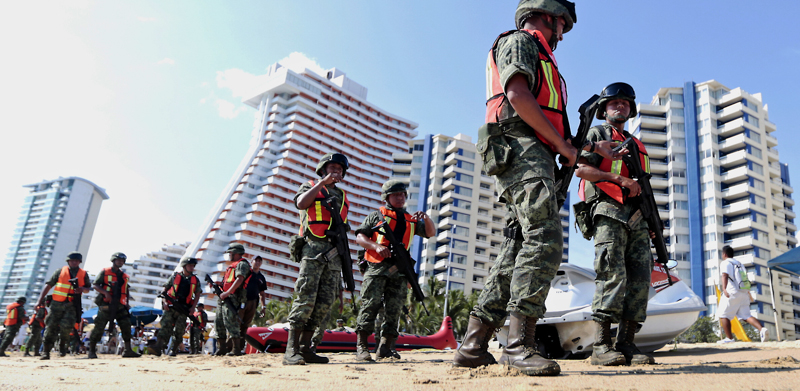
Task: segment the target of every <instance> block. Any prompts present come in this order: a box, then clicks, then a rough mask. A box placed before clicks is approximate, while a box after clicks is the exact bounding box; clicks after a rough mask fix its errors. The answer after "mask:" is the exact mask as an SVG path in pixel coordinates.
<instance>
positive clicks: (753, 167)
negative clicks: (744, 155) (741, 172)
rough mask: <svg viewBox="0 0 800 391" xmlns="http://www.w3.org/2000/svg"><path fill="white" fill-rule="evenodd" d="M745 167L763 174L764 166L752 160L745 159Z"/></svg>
mask: <svg viewBox="0 0 800 391" xmlns="http://www.w3.org/2000/svg"><path fill="white" fill-rule="evenodd" d="M747 168H749V169H750V170H751V171H753V172H754V173H756V174H759V175H764V166H762V165H760V164H758V163H754V162H752V161H750V160H748V161H747Z"/></svg>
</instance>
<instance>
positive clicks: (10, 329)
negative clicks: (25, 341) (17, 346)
mask: <svg viewBox="0 0 800 391" xmlns="http://www.w3.org/2000/svg"><path fill="white" fill-rule="evenodd" d="M20 327H22V324H21V323H17V324H15V325H13V326H6V333H5V334H4V336H3V342H0V351H5V350H6V348H7V347H9V346H11V342H14V337H16V336H17V333H19V328H20Z"/></svg>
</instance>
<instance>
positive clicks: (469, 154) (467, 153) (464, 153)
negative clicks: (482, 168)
mask: <svg viewBox="0 0 800 391" xmlns="http://www.w3.org/2000/svg"><path fill="white" fill-rule="evenodd" d="M458 154H459V155H461V156H463V157H465V158H467V159H475V152H471V151H465V150H464V149H463V148H459V149H458Z"/></svg>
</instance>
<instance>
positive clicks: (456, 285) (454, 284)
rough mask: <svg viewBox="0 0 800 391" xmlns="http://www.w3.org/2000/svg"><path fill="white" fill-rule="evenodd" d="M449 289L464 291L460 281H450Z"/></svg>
mask: <svg viewBox="0 0 800 391" xmlns="http://www.w3.org/2000/svg"><path fill="white" fill-rule="evenodd" d="M450 290H451V291H454V290H455V291H462V292H463V291H464V284H462V283H460V282H455V281H450Z"/></svg>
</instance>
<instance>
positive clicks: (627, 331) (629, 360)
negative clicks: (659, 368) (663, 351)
mask: <svg viewBox="0 0 800 391" xmlns="http://www.w3.org/2000/svg"><path fill="white" fill-rule="evenodd" d="M638 326H639V324H638V322H636V321H635V320H623V321H622V322H620V323H619V327H617V344H616V345H615V346H614V350H616V351H618V352H620V353H622V355H623V356H625V363H626V364H627V365H648V364H655V363H656V360H655V359H654V358H653V356H651V355H649V354H644V353H642V352H641V351H639V348H637V347H636V345H634V343H633V338H634V336H635V335H636V330H637V329H638V328H639V327H638Z"/></svg>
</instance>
